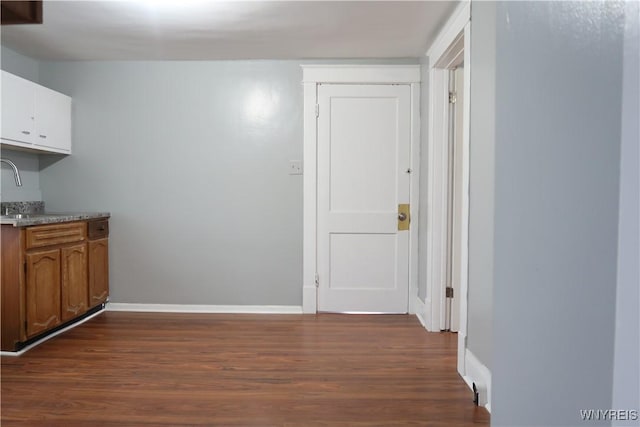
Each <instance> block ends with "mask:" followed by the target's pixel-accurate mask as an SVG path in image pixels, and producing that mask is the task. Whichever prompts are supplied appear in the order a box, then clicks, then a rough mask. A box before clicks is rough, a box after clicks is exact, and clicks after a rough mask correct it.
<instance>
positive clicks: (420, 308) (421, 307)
mask: <svg viewBox="0 0 640 427" xmlns="http://www.w3.org/2000/svg"><path fill="white" fill-rule="evenodd" d="M411 303H412V304H411V306H412V307H413V313H411V314H415V315H416V317H417V318H418V320H419V321H420V324H421V325H422V326H423V327H424V328H425V329H427V330H429V328H428V327H427V320H426V318H425V313H426V310H427V307H426V306H425V304H424V302H422V300H421V299H420V297H419V296H418V295H414V296H413V297H412V299H411Z"/></svg>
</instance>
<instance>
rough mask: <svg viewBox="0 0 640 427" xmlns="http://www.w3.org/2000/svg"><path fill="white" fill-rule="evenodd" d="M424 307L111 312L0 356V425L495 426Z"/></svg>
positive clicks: (452, 342)
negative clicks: (397, 311)
mask: <svg viewBox="0 0 640 427" xmlns="http://www.w3.org/2000/svg"><path fill="white" fill-rule="evenodd" d="M456 345H457V337H456V335H455V334H446V333H442V334H440V333H428V332H426V331H425V330H424V329H423V328H422V327H421V326H420V324H419V323H418V321H417V319H416V318H415V317H414V316H400V315H399V316H395V315H384V316H382V315H377V316H365V315H362V316H356V315H331V314H320V315H240V314H233V315H226V314H175V313H172V314H164V313H163V314H159V313H123V312H105V313H103V314H101V315H100V316H98V317H96V318H94V319H91V320H90V321H88V322H86V323H84V324H82V325H80V326H78V327H77V328H75V329H73V330H71V331H68V332H66V333H64V334H61V335H59V336H57V337H55V338H53V339H51V340H50V341H48V342H46V343H44V344H42V345H40V346H38V347H35V348H34V349H32V350H30V351H29V352H27V353H26V354H24V355H23V356H21V357H2V371H1V392H2V394H1V403H2V407H1V421H2V426H13V425H16V426H54V427H55V426H65V427H66V426H69V427H74V426H116V425H117V426H138V425H140V426H183V425H185V426H186V425H194V426H196V425H200V426H286V427H289V426H355V427H359V426H362V427H364V426H435V427H438V426H443V427H444V426H448V427H462V426H488V425H489V415H488V413H487V412H486V410H484V409H482V408H477V407H475V406H474V405H473V402H472V394H471V392H470V391H469V389H468V388H467V386H466V385H465V384H464V382H463V380H462V379H461V378H460V377H459V375H458V374H457V372H456Z"/></svg>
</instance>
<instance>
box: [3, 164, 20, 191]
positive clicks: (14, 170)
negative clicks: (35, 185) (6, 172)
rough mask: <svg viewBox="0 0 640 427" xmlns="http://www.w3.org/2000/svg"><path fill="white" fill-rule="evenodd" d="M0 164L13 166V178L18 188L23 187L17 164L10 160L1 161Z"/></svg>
mask: <svg viewBox="0 0 640 427" xmlns="http://www.w3.org/2000/svg"><path fill="white" fill-rule="evenodd" d="M0 162H2V163H6V164H8V165H9V166H11V168H12V169H13V177H14V178H15V180H16V186H18V187H22V181H21V180H20V171H18V167H17V166H16V164H15V163H13V162H12V161H11V160H9V159H0Z"/></svg>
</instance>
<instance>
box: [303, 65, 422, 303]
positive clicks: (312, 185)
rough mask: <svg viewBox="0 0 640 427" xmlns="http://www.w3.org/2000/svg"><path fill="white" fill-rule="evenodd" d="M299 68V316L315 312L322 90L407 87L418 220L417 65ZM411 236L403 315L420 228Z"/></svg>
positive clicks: (414, 277) (414, 278)
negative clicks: (339, 86) (354, 86)
mask: <svg viewBox="0 0 640 427" xmlns="http://www.w3.org/2000/svg"><path fill="white" fill-rule="evenodd" d="M301 67H302V82H303V87H304V113H303V117H304V125H303V128H304V155H303V158H304V175H303V184H302V186H303V191H304V195H303V232H302V235H303V238H302V239H303V244H302V246H303V255H302V264H303V265H302V311H303V312H304V313H316V311H317V287H316V273H317V197H318V194H317V189H318V187H317V184H318V171H317V164H318V156H317V154H318V123H317V117H316V105H317V103H318V92H317V88H318V85H320V84H323V83H324V84H328V83H335V84H406V85H410V86H411V182H410V186H411V188H410V204H411V212H410V215H411V217H413V218H418V217H419V216H418V215H419V212H418V207H419V200H418V195H419V183H420V181H419V178H420V176H419V171H420V65H315V64H305V65H301ZM417 223H418V222H417V221H414V222H413V224H414V225H413V226H412V227H411V232H410V235H409V290H408V293H409V294H408V296H407V297H408V299H407V311H408V312H410V313H413V312H414V308H413V302H412V301H413V298H414V295H416V296H417V294H418V227H417Z"/></svg>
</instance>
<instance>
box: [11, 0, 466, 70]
mask: <svg viewBox="0 0 640 427" xmlns="http://www.w3.org/2000/svg"><path fill="white" fill-rule="evenodd" d="M456 5H457V2H455V1H444V2H439V1H411V2H405V1H400V2H398V1H348V2H347V1H337V2H334V1H257V2H250V1H230V2H229V1H225V2H222V1H214V0H139V1H119V0H111V1H45V2H44V13H43V15H44V24H42V25H11V26H7V25H5V26H2V33H1V34H2V44H3V45H5V46H8V47H10V48H12V49H13V50H16V51H18V52H20V53H23V54H26V55H28V56H31V57H34V58H38V59H51V60H136V59H139V60H145V59H146V60H173V59H202V60H205V59H304V58H309V59H318V58H407V57H420V56H422V55H424V54H425V52H426V50H427V48H428V47H429V45H430V43H431V42H432V41H433V39H434V37H435V36H436V34H437V32H438V30H439V29H440V28H441V27H442V24H443V23H444V21H445V20H446V18H447V17H448V16H449V15H450V14H451V12H452V11H453V10H454V9H455V7H456Z"/></svg>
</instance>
